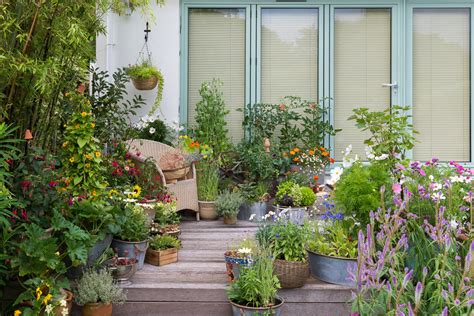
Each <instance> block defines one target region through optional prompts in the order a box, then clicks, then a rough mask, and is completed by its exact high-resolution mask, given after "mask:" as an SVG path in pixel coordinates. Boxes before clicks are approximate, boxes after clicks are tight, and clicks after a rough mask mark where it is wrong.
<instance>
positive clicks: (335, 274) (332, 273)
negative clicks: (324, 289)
mask: <svg viewBox="0 0 474 316" xmlns="http://www.w3.org/2000/svg"><path fill="white" fill-rule="evenodd" d="M307 251H308V258H309V269H310V271H311V275H312V276H313V277H315V278H317V279H319V280H321V281H324V282H327V283H332V284H338V285H345V286H350V287H353V286H355V285H356V284H355V282H354V281H352V280H350V279H349V272H348V271H356V270H357V260H356V259H348V258H341V257H330V256H325V255H320V254H318V253H316V252H314V251H311V250H307Z"/></svg>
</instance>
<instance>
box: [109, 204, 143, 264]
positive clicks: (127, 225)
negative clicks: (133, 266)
mask: <svg viewBox="0 0 474 316" xmlns="http://www.w3.org/2000/svg"><path fill="white" fill-rule="evenodd" d="M115 220H116V224H117V225H118V226H119V227H120V229H119V233H118V234H116V235H115V236H114V239H113V241H112V245H111V246H112V248H113V249H115V250H116V251H117V254H118V256H119V257H128V258H136V259H137V261H138V263H137V269H138V270H140V269H141V268H143V263H144V261H145V252H146V249H147V245H148V233H149V222H148V217H147V215H146V214H145V212H144V210H143V208H142V207H140V206H139V205H136V204H131V203H129V204H126V205H124V206H123V207H122V208H121V209H120V211H119V212H117V214H116V216H115Z"/></svg>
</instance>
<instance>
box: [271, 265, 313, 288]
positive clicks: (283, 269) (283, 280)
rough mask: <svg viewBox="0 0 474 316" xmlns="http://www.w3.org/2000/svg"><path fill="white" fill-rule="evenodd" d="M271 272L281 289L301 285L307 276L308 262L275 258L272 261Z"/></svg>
mask: <svg viewBox="0 0 474 316" xmlns="http://www.w3.org/2000/svg"><path fill="white" fill-rule="evenodd" d="M273 272H274V273H275V275H276V276H277V277H278V280H280V285H281V287H282V288H283V289H292V288H296V287H302V286H303V285H304V284H305V283H306V280H307V279H308V277H309V263H308V260H306V261H305V262H302V261H286V260H279V259H276V260H275V261H274V262H273Z"/></svg>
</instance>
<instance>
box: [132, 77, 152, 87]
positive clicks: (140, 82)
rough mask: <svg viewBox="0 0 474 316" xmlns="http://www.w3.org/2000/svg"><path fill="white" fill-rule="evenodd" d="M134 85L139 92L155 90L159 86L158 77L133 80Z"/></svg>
mask: <svg viewBox="0 0 474 316" xmlns="http://www.w3.org/2000/svg"><path fill="white" fill-rule="evenodd" d="M132 83H133V85H134V86H135V89H137V90H153V89H155V87H156V85H157V84H158V77H156V76H151V77H148V78H132Z"/></svg>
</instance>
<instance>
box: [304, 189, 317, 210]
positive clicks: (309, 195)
mask: <svg viewBox="0 0 474 316" xmlns="http://www.w3.org/2000/svg"><path fill="white" fill-rule="evenodd" d="M300 191H301V195H302V198H301V205H304V206H310V205H313V204H314V202H315V201H316V194H315V193H314V191H313V189H311V188H310V187H301V189H300Z"/></svg>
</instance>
